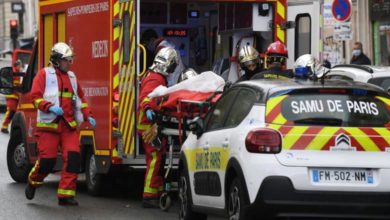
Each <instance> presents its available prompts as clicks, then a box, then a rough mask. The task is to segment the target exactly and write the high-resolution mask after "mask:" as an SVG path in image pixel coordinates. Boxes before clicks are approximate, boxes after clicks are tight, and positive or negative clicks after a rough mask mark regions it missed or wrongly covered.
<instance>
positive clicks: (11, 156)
mask: <svg viewBox="0 0 390 220" xmlns="http://www.w3.org/2000/svg"><path fill="white" fill-rule="evenodd" d="M7 166H8V172H9V174H10V175H11V177H12V179H13V180H15V181H16V182H18V183H25V182H27V178H28V174H29V173H30V170H31V168H32V165H31V164H30V162H29V160H28V156H27V152H26V148H25V142H24V140H23V138H22V134H21V133H20V130H19V129H15V130H12V132H11V137H10V140H9V142H8V147H7Z"/></svg>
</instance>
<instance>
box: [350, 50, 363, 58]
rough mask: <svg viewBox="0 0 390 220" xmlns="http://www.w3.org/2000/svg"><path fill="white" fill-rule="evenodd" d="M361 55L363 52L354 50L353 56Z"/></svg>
mask: <svg viewBox="0 0 390 220" xmlns="http://www.w3.org/2000/svg"><path fill="white" fill-rule="evenodd" d="M361 53H362V51H361V50H353V51H352V56H354V57H358V56H360V54H361Z"/></svg>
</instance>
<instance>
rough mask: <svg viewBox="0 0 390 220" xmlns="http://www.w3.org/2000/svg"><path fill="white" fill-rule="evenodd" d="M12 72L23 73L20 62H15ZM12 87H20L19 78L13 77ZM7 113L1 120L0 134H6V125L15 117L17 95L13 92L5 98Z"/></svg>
mask: <svg viewBox="0 0 390 220" xmlns="http://www.w3.org/2000/svg"><path fill="white" fill-rule="evenodd" d="M14 70H15V71H16V72H17V73H20V72H23V64H22V61H20V60H17V61H16V62H15V64H14ZM13 86H14V87H20V77H19V76H14V77H13ZM5 100H6V105H7V111H6V112H5V116H4V119H3V124H2V126H1V132H2V133H5V134H8V133H9V132H8V125H9V124H10V123H11V121H12V118H13V117H14V115H15V112H16V109H17V108H18V103H19V94H18V93H17V92H13V93H12V94H9V95H6V96H5Z"/></svg>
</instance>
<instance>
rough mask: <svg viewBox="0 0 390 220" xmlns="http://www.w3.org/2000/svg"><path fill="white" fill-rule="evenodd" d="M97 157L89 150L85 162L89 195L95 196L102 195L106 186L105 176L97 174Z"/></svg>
mask: <svg viewBox="0 0 390 220" xmlns="http://www.w3.org/2000/svg"><path fill="white" fill-rule="evenodd" d="M95 162H96V161H95V155H94V154H93V152H92V150H91V149H89V150H88V153H87V156H86V160H85V180H86V182H87V189H88V193H89V194H91V195H93V196H98V195H101V193H102V189H103V185H104V174H98V173H97V167H96V163H95Z"/></svg>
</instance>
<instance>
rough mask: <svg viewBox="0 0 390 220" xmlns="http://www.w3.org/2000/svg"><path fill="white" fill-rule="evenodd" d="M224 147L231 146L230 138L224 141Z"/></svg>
mask: <svg viewBox="0 0 390 220" xmlns="http://www.w3.org/2000/svg"><path fill="white" fill-rule="evenodd" d="M222 147H223V148H227V147H229V140H228V139H225V140H224V141H223V142H222Z"/></svg>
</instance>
